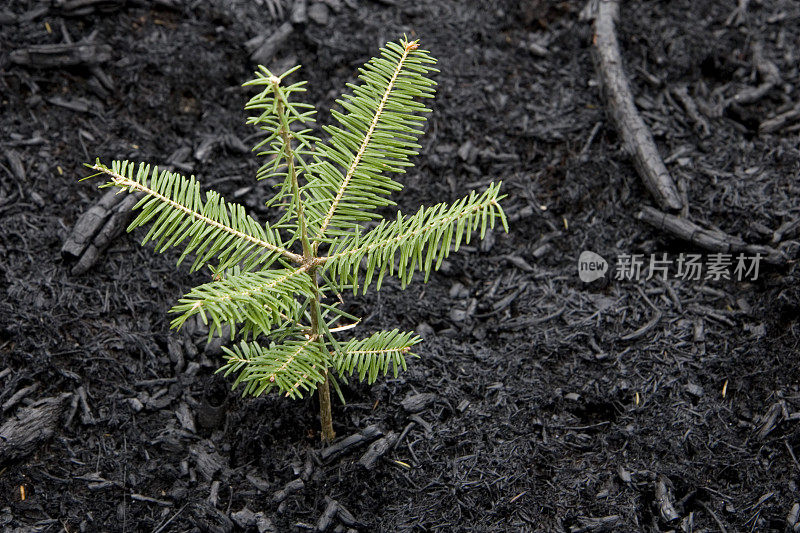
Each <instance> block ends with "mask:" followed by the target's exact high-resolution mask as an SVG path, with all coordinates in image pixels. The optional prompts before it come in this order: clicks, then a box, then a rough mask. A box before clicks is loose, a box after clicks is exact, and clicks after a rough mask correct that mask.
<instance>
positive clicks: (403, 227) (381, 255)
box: [319, 183, 508, 294]
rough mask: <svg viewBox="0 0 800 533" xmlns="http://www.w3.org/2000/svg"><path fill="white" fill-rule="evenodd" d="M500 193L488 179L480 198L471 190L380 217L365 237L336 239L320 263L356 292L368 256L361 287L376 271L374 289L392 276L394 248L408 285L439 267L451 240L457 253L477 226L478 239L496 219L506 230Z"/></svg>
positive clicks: (341, 282) (404, 279)
mask: <svg viewBox="0 0 800 533" xmlns="http://www.w3.org/2000/svg"><path fill="white" fill-rule="evenodd" d="M499 192H500V183H497V184H495V183H492V184H490V185H489V188H488V189H487V190H486V191H484V192H483V194H481V195H480V196H478V195H477V194H476V193H475V192H474V191H473V192H472V193H471V194H470V195H469V196H468V197H464V198H462V199H461V200H459V201H457V202H456V203H454V204H453V205H451V206H448V205H447V204H437V205H435V206H433V207H428V208H425V207H422V208H420V210H419V211H417V213H416V214H414V215H412V216H410V217H405V216H404V215H403V214H402V213H398V215H397V219H396V220H395V221H394V222H387V221H386V220H383V221H382V222H381V223H380V224H378V226H377V227H376V228H374V229H373V230H371V231H370V232H368V233H366V234H364V235H361V234H359V233H357V234H355V235H354V236H353V237H351V238H349V239H342V240H340V241H338V242H337V244H336V245H334V247H333V249H332V251H331V254H330V255H329V256H327V257H321V258H320V259H319V261H320V262H322V263H323V264H324V267H325V269H326V270H328V271H330V272H331V275H332V277H334V278H335V279H338V280H339V283H340V285H352V287H353V293H354V294H355V293H357V292H358V287H359V267H360V265H361V261H362V259H364V258H366V263H367V272H366V278H365V281H364V289H363V290H366V288H367V287H368V286H369V284H370V283H371V281H372V278H373V276H374V274H375V272H376V270H377V271H378V272H379V274H378V281H377V288H378V289H380V286H381V281H382V280H383V276H384V275H385V274H386V272H387V270H388V272H389V274H390V275H394V270H395V256H396V254H397V252H398V251H399V252H400V261H399V266H398V267H397V269H398V276H399V277H400V280H401V281H402V286H403V287H404V288H405V286H406V285H408V283H409V282H410V281H411V278H412V277H413V275H414V272H415V271H416V270H417V269H419V270H422V271H424V272H425V281H427V280H428V277H429V275H430V272H431V270H432V269H436V270H438V269H439V267H440V266H441V264H442V261H443V260H444V258H445V257H448V255H449V254H450V248H451V246H452V245H453V241H454V239H455V246H454V250H456V251H458V248H459V246H460V244H461V241H462V239H464V240H465V242H466V243H467V244H468V243H469V242H470V237H471V234H472V232H473V231H476V230H478V229H479V228H480V237H481V239H482V238H483V236H484V235H485V233H486V229H487V227H489V228H493V227H494V224H495V219H497V218H499V219H500V221H501V223H502V225H503V228H504V229H505V230H506V231H508V223H507V221H506V217H505V213H503V209H502V207H500V204H499V201H500V200H501V199H502V198H503V197H502V196H499ZM423 254H424V257H423ZM434 259H435V260H436V263H435V265H434Z"/></svg>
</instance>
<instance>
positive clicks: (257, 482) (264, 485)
mask: <svg viewBox="0 0 800 533" xmlns="http://www.w3.org/2000/svg"><path fill="white" fill-rule="evenodd" d="M245 477H246V479H247V481H249V482H250V483H251V484H252V485H253V486H254V487H255V488H257V489H258V490H260V491H261V492H267V491H268V490H269V483H268V482H267V480H265V479H262V478H260V477H258V476H254V475H252V474H247V476H245Z"/></svg>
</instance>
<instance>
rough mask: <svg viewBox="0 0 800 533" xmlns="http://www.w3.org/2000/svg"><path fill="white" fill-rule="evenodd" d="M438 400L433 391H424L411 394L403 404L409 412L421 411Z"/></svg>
mask: <svg viewBox="0 0 800 533" xmlns="http://www.w3.org/2000/svg"><path fill="white" fill-rule="evenodd" d="M435 400H436V395H435V394H433V393H431V392H422V393H419V394H409V395H408V396H406V397H405V398H404V399H403V401H402V402H401V405H402V406H403V409H405V410H406V411H407V412H409V413H419V412H420V411H423V410H425V409H427V408H428V407H429V406H430V405H432V404H433V402H434V401H435Z"/></svg>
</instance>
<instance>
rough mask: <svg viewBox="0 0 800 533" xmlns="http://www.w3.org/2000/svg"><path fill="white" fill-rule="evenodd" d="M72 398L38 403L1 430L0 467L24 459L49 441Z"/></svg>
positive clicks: (46, 399)
mask: <svg viewBox="0 0 800 533" xmlns="http://www.w3.org/2000/svg"><path fill="white" fill-rule="evenodd" d="M70 396H71V394H69V393H64V394H61V395H59V396H53V397H50V398H44V399H42V400H39V401H37V402H35V403H33V404H31V405H30V406H28V407H24V408H22V409H20V410H19V411H18V412H17V414H16V415H15V416H14V418H11V419H10V420H7V421H6V422H5V423H4V424H3V425H2V426H0V463H3V462H6V461H12V460H15V459H20V458H22V457H25V456H26V455H29V454H31V453H33V452H34V451H36V449H37V448H38V447H39V445H41V444H42V443H43V442H44V441H46V440H48V439H50V437H52V436H53V434H54V433H55V431H56V428H57V427H58V425H59V421H60V418H61V415H62V414H63V412H64V406H65V404H66V401H67V399H69V398H70Z"/></svg>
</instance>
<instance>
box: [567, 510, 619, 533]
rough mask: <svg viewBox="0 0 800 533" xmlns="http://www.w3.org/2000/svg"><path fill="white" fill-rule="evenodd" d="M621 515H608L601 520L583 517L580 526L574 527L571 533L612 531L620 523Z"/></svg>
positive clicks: (579, 520)
mask: <svg viewBox="0 0 800 533" xmlns="http://www.w3.org/2000/svg"><path fill="white" fill-rule="evenodd" d="M620 518H621V517H620V516H619V515H616V514H614V515H608V516H602V517H599V518H595V517H581V518H578V525H574V526H572V527H571V528H570V529H569V530H570V533H589V532H590V531H612V530H613V529H614V526H616V525H617V523H618V522H619V521H620Z"/></svg>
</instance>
